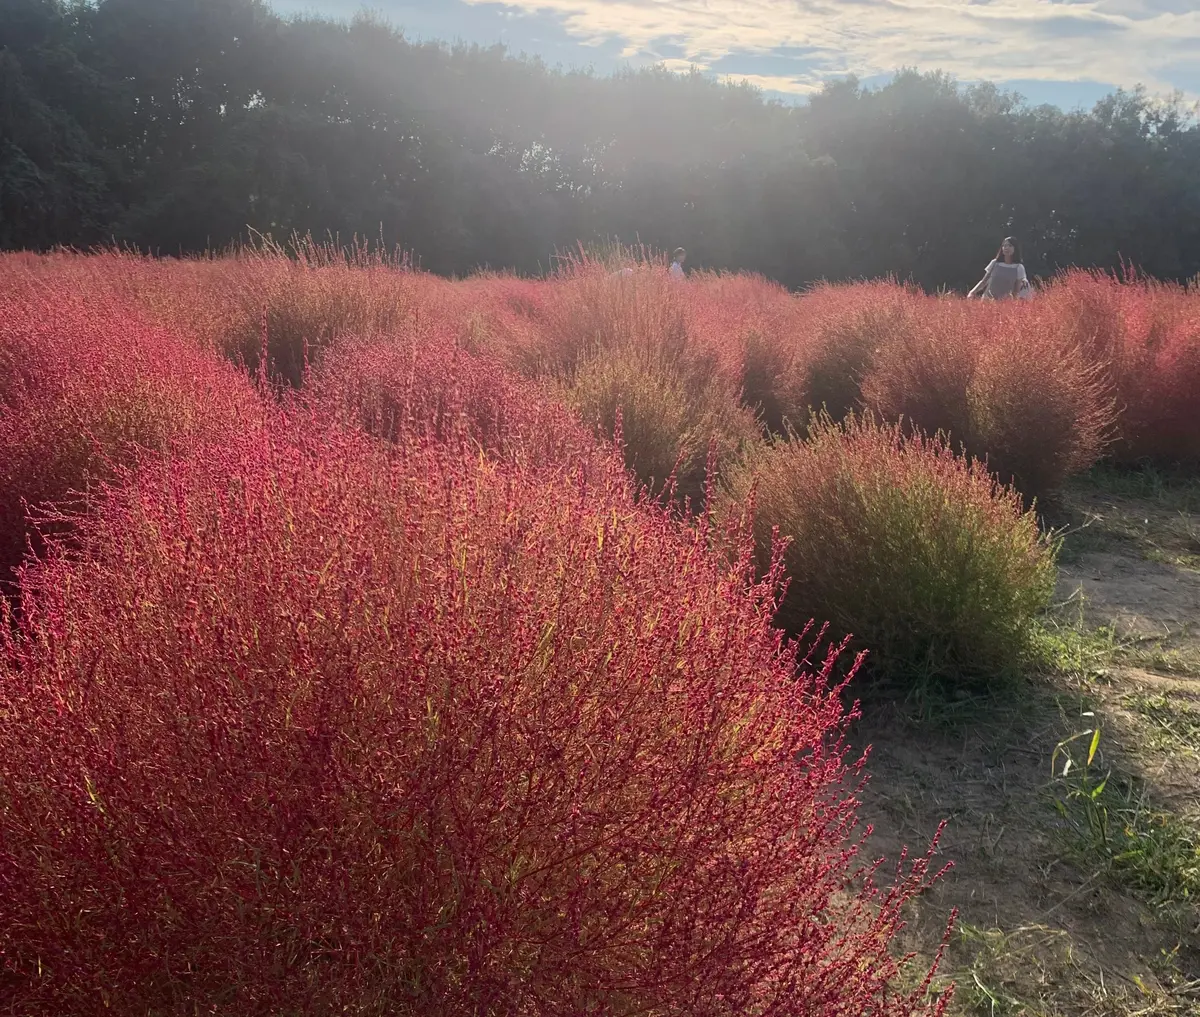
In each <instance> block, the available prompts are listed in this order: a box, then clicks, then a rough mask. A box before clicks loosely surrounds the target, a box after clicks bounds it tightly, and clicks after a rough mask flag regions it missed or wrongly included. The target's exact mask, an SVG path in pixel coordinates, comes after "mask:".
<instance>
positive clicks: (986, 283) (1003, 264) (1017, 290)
mask: <svg viewBox="0 0 1200 1017" xmlns="http://www.w3.org/2000/svg"><path fill="white" fill-rule="evenodd" d="M1028 288H1029V278H1028V276H1026V275H1025V266H1024V265H1022V264H1021V249H1020V248H1019V247H1018V246H1017V242H1016V241H1015V240H1013V238H1012V237H1005V238H1004V243H1002V244H1001V245H1000V250H999V251H997V252H996V257H995V258H993V259H992V263H991V264H990V265H988V267H987V271H985V272H984V273H983V278H982V279H980V280H979V282H977V283H976V284H975V288H974V289H973V290H971V292H970V293H968V294H967V299H968V300H969V299H970V298H971V297H974V296H978V295H979V294H981V293H982V294H983V299H984V300H1011V299H1012V298H1013V297H1016V296H1019V295H1021V292H1022V291H1023V290H1027V289H1028Z"/></svg>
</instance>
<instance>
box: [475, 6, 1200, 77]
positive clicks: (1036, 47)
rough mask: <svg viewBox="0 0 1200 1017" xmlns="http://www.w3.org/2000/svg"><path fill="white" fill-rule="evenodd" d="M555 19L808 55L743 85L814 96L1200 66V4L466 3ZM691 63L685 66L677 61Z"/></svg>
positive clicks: (700, 57) (732, 50)
mask: <svg viewBox="0 0 1200 1017" xmlns="http://www.w3.org/2000/svg"><path fill="white" fill-rule="evenodd" d="M466 2H467V3H468V4H473V5H479V6H482V5H493V6H496V5H499V6H503V7H506V8H508V9H514V10H518V11H521V12H523V13H529V14H532V13H541V14H550V15H554V16H557V17H558V18H559V19H561V21H562V23H563V26H564V28H565V29H566V31H567V32H568V33H570V34H571V35H572V36H574V37H575V38H576V39H578V40H579V41H581V42H583V43H585V44H600V43H602V42H609V41H612V40H619V41H620V42H621V43H622V45H623V55H624V56H625V57H628V58H635V57H651V58H653V57H656V56H658V55H659V51H660V50H664V49H669V50H670V51H671V52H672V57H673V60H672V62H673V64H675V65H686V64H695V65H696V66H698V67H701V68H709V67H711V66H712V65H713V64H714V63H715V62H716V61H718V60H720V59H721V58H722V57H726V56H731V55H736V56H745V57H753V56H762V55H766V54H771V53H774V52H777V51H779V50H786V51H788V52H792V53H795V52H796V51H800V55H798V56H797V57H796V59H797V71H796V73H795V74H790V73H788V72H787V69H786V68H781V67H779V65H778V58H775V60H774V61H773V64H772V66H771V67H770V70H771V71H777V70H783V71H784V73H782V74H772V73H768V74H759V75H755V74H750V75H733V77H734V78H737V79H742V78H749V79H750V80H751V81H755V80H757V81H759V82H761V83H763V84H764V87H769V88H772V89H775V90H777V91H792V92H807V91H811V90H812V88H813V87H814V84H815V83H816V82H818V81H819V80H820V78H821V77H824V76H828V75H835V74H846V73H854V74H858V75H859V76H860V77H868V76H871V75H877V74H887V73H890V72H892V71H894V70H896V69H897V68H899V67H901V66H915V67H919V68H921V69H923V70H933V69H941V70H945V71H948V72H950V73H952V74H954V75H956V76H958V77H960V78H963V79H966V80H978V79H981V78H984V79H990V80H995V81H1011V80H1014V79H1022V78H1028V79H1036V80H1041V81H1099V82H1109V83H1118V84H1124V85H1133V84H1134V83H1136V82H1142V83H1144V84H1146V85H1147V86H1148V87H1150V88H1151V89H1154V90H1158V91H1168V90H1170V89H1171V88H1172V87H1173V86H1172V83H1171V81H1170V80H1169V70H1168V68H1169V67H1170V66H1171V65H1174V66H1179V65H1180V64H1181V63H1188V62H1192V61H1196V62H1200V9H1198V4H1197V2H1196V0H466ZM680 53H681V54H682V56H680V55H678V54H680Z"/></svg>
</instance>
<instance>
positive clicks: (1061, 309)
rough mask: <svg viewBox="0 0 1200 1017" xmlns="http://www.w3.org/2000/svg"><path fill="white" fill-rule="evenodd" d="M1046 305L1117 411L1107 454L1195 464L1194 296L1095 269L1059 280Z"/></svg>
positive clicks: (1199, 324) (1198, 365)
mask: <svg viewBox="0 0 1200 1017" xmlns="http://www.w3.org/2000/svg"><path fill="white" fill-rule="evenodd" d="M1045 304H1046V308H1047V312H1048V314H1049V315H1050V316H1051V317H1052V319H1053V327H1055V328H1056V329H1057V330H1058V331H1059V332H1061V333H1062V334H1063V335H1066V336H1070V337H1071V339H1072V341H1074V342H1075V343H1076V344H1077V345H1078V346H1079V347H1080V348H1081V349H1083V350H1084V351H1085V354H1086V355H1087V357H1088V358H1089V360H1090V361H1091V362H1092V363H1093V364H1095V366H1096V369H1097V370H1098V371H1099V373H1100V374H1101V376H1102V377H1103V378H1104V380H1105V381H1106V382H1107V384H1108V387H1109V388H1110V389H1111V391H1112V392H1113V394H1114V396H1115V399H1116V404H1117V408H1118V410H1119V412H1120V417H1119V422H1118V428H1117V435H1116V441H1115V442H1114V444H1113V446H1112V448H1111V450H1110V452H1109V456H1110V458H1112V459H1113V460H1115V461H1116V462H1119V463H1122V464H1126V465H1128V464H1134V463H1139V462H1145V461H1151V462H1156V463H1159V464H1161V465H1168V466H1170V465H1176V464H1183V465H1188V466H1194V465H1197V464H1200V414H1198V413H1197V412H1196V399H1197V392H1200V298H1198V297H1197V295H1196V293H1195V292H1194V291H1191V292H1189V291H1188V290H1186V289H1185V288H1183V287H1181V286H1177V285H1174V284H1171V283H1160V282H1156V281H1155V280H1152V279H1143V278H1139V277H1138V276H1137V275H1136V274H1135V273H1132V272H1129V273H1127V274H1126V276H1125V277H1124V278H1121V277H1114V276H1110V275H1106V274H1104V273H1101V272H1084V271H1072V272H1067V273H1064V275H1063V276H1062V277H1061V278H1059V279H1057V280H1056V281H1055V283H1054V285H1053V286H1052V287H1051V288H1050V289H1049V291H1048V292H1047V295H1046V299H1045Z"/></svg>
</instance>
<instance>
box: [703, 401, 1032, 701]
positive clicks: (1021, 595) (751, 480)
mask: <svg viewBox="0 0 1200 1017" xmlns="http://www.w3.org/2000/svg"><path fill="white" fill-rule="evenodd" d="M752 494H753V498H751V495H752ZM729 495H730V499H731V500H730V503H727V505H726V511H732V510H734V506H736V505H738V504H743V505H747V506H752V518H753V527H754V533H755V538H756V545H757V547H758V550H759V554H760V555H761V561H762V563H763V564H764V565H765V564H766V563H767V562H768V561H769V558H770V545H771V542H772V538H773V534H774V533H775V531H776V528H777V530H778V535H779V536H780V537H782V538H784V539H786V540H787V541H788V542H789V543H788V546H787V549H786V552H785V564H786V567H787V571H788V574H789V577H790V586H789V588H788V592H787V595H786V597H785V599H784V602H783V604H782V606H781V608H780V614H779V621H780V623H781V624H782V625H783V627H785V628H786V629H788V630H790V631H793V632H795V631H798V630H800V629H802V628H803V627H804V625H805V624H806V623H807V622H808V621H809V620H810V619H815V620H817V621H818V622H826V621H828V622H829V623H830V624H831V626H832V627H833V629H834V634H835V636H837V635H841V634H849V635H852V636H853V637H854V641H855V642H856V643H857V644H858V645H859V646H860V648H866V649H868V650H869V651H870V656H869V658H868V660H869V668H870V670H871V671H872V672H873V673H874V674H875V675H876V676H883V677H888V678H897V679H906V680H907V679H919V678H923V679H932V680H941V679H959V678H988V677H992V676H998V675H1001V674H1004V673H1008V672H1011V671H1013V670H1014V669H1015V668H1017V667H1018V666H1019V665H1020V664H1021V663H1022V662H1023V661H1024V660H1025V658H1026V657H1027V655H1028V654H1029V652H1030V650H1031V645H1032V640H1031V637H1032V635H1033V631H1034V621H1035V618H1036V616H1037V614H1038V612H1039V611H1040V610H1041V609H1042V608H1044V607H1045V606H1046V605H1047V603H1048V602H1049V600H1050V597H1051V595H1052V593H1053V589H1054V582H1055V547H1054V544H1053V543H1052V541H1050V540H1049V539H1048V538H1046V537H1044V536H1043V535H1042V534H1041V532H1040V531H1039V528H1038V525H1037V522H1036V519H1035V517H1034V515H1033V514H1032V513H1031V512H1025V511H1024V510H1023V508H1022V504H1021V501H1020V498H1019V496H1018V495H1017V494H1016V493H1015V492H1013V491H1012V490H1011V489H1009V488H1005V487H1002V486H1000V485H998V484H997V483H996V481H995V480H994V479H993V478H992V477H991V476H990V475H989V474H988V473H987V472H986V471H985V470H984V469H983V467H982V465H980V464H976V463H974V462H967V461H965V460H963V459H960V458H957V457H956V456H955V455H954V454H953V452H952V450H951V448H950V447H949V445H948V444H946V443H945V442H944V441H943V440H942V439H940V438H928V437H925V436H923V435H921V434H919V433H918V434H911V435H910V434H905V433H904V432H903V431H901V429H900V427H899V426H894V425H880V424H877V423H875V422H874V421H873V420H872V419H865V420H863V419H856V418H850V419H849V420H847V421H846V422H845V424H841V425H839V424H837V423H835V422H833V421H831V420H830V418H829V417H827V416H825V417H823V418H821V419H819V420H818V421H816V422H815V424H814V426H813V428H812V430H811V433H810V435H809V437H808V439H807V440H804V441H800V440H797V439H792V440H786V441H780V442H778V443H776V444H774V445H772V446H770V447H767V448H764V449H763V450H762V451H761V452H760V453H759V454H757V455H755V456H753V457H751V459H750V460H749V461H747V462H746V463H745V464H744V465H742V466H741V467H739V468H738V469H736V470H735V471H734V472H733V474H732V475H731V477H730V482H729Z"/></svg>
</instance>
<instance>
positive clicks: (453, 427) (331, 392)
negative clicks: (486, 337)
mask: <svg viewBox="0 0 1200 1017" xmlns="http://www.w3.org/2000/svg"><path fill="white" fill-rule="evenodd" d="M310 388H311V395H312V403H313V405H314V406H316V407H318V408H320V409H321V410H323V411H326V412H328V413H330V414H331V415H333V416H334V417H335V418H341V419H342V420H345V421H347V422H349V423H351V424H354V425H357V426H359V427H362V428H363V429H364V430H366V431H367V432H369V433H370V434H374V435H376V436H378V437H381V438H385V439H387V440H389V441H410V440H414V439H426V440H432V441H438V442H443V443H451V444H454V445H456V446H458V447H464V446H465V447H467V448H472V449H475V448H477V449H479V450H481V451H483V452H485V453H488V454H490V455H493V456H496V457H499V458H502V459H505V460H508V461H510V462H515V463H523V464H526V465H529V466H533V467H539V468H540V467H554V468H567V469H572V468H576V467H578V466H579V465H580V464H588V465H592V466H603V465H604V464H606V463H607V461H608V460H610V459H614V460H615V455H613V454H610V453H608V452H607V450H604V449H601V448H600V446H598V445H597V443H596V441H595V439H594V438H593V437H592V436H591V434H590V433H589V432H588V431H586V430H585V429H584V427H583V426H582V425H581V424H580V423H579V421H578V420H576V418H575V416H574V415H573V414H572V413H571V412H570V410H568V409H567V408H566V407H565V406H563V405H562V404H561V403H560V402H558V401H556V400H554V399H552V398H551V397H549V396H548V395H547V394H546V393H544V392H543V391H542V390H541V389H540V388H539V387H538V386H537V385H535V384H533V383H531V382H528V381H525V380H524V379H522V378H519V377H516V376H514V375H511V374H510V373H509V372H508V371H507V369H506V368H505V367H504V366H503V365H502V364H501V363H499V362H498V361H496V360H494V359H493V358H490V357H486V356H482V355H472V354H471V353H468V352H467V351H465V350H463V349H461V348H460V346H459V345H458V343H457V342H456V340H455V339H454V338H453V337H451V336H449V335H447V334H446V333H445V331H444V330H443V329H441V328H438V327H435V328H433V329H425V330H417V329H414V330H412V331H410V332H409V333H407V334H405V335H401V336H391V337H386V338H383V339H376V340H367V341H362V340H349V341H345V342H342V343H340V344H338V345H335V346H334V347H333V348H332V349H331V350H330V351H329V353H328V354H327V355H326V356H325V358H324V360H323V362H322V364H321V366H320V367H319V368H318V369H317V371H316V372H315V373H314V375H313V377H312V379H311V383H310Z"/></svg>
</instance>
